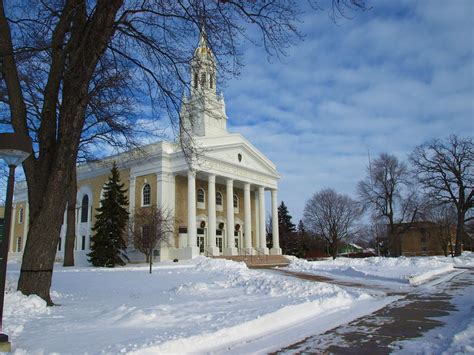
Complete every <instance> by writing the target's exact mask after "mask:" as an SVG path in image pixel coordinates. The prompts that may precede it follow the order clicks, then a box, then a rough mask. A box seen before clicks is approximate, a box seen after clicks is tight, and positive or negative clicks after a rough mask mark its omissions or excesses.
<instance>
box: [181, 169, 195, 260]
mask: <svg viewBox="0 0 474 355" xmlns="http://www.w3.org/2000/svg"><path fill="white" fill-rule="evenodd" d="M187 234H188V246H187V247H186V248H184V249H183V250H182V253H181V257H182V258H183V259H192V258H194V257H195V256H198V255H199V248H198V247H197V236H196V174H195V172H194V171H191V170H189V171H188V233H187Z"/></svg>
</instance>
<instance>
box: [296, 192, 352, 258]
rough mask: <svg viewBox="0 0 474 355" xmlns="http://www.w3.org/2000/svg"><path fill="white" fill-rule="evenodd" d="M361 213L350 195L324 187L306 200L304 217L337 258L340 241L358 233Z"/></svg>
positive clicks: (310, 228)
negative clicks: (357, 227) (358, 221)
mask: <svg viewBox="0 0 474 355" xmlns="http://www.w3.org/2000/svg"><path fill="white" fill-rule="evenodd" d="M360 214H361V210H360V208H359V206H358V204H357V202H356V201H354V200H353V199H351V198H350V197H349V196H347V195H341V194H338V193H337V192H336V191H334V190H332V189H324V190H322V191H320V192H318V193H316V194H314V195H313V197H311V198H310V199H309V200H308V202H306V205H305V208H304V212H303V219H304V223H305V225H306V226H308V228H309V230H311V231H312V232H313V233H315V234H317V235H320V236H321V237H323V238H324V240H325V241H326V243H327V244H328V246H329V247H330V249H331V253H332V257H333V259H335V258H336V256H337V251H338V247H339V245H340V243H341V242H342V241H347V240H349V239H350V238H351V237H352V236H354V235H355V234H356V221H357V219H358V218H359V217H360Z"/></svg>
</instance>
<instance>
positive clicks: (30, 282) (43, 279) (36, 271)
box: [18, 156, 71, 305]
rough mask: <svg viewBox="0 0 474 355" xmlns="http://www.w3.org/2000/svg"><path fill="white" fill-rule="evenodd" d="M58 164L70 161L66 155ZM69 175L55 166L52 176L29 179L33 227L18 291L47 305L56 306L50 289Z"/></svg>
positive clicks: (29, 233) (28, 238) (59, 159)
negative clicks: (37, 297) (39, 299)
mask: <svg viewBox="0 0 474 355" xmlns="http://www.w3.org/2000/svg"><path fill="white" fill-rule="evenodd" d="M58 161H60V162H61V164H60V166H62V167H64V166H65V165H66V161H67V159H66V158H65V157H64V156H63V157H62V158H58ZM58 165H59V164H58ZM70 175H71V174H70V172H69V173H68V172H67V171H66V170H65V169H60V168H59V167H58V166H57V165H56V166H54V167H53V169H52V170H51V174H47V175H46V174H45V175H44V176H41V177H39V178H38V179H37V180H33V179H31V178H30V179H29V180H28V187H29V189H28V201H29V203H30V228H29V231H28V237H27V239H26V245H25V250H24V253H23V260H22V264H21V272H20V278H19V280H18V290H19V291H21V292H23V293H24V294H25V295H31V294H36V295H38V296H39V297H41V298H42V299H44V300H45V301H46V302H47V303H48V305H53V302H52V300H51V297H50V295H49V289H50V287H51V281H52V274H53V267H54V259H55V256H56V250H57V245H58V239H59V235H60V231H61V225H62V221H63V218H64V209H65V207H66V196H65V195H64V194H62V193H61V191H62V190H63V188H64V186H67V184H68V183H69V181H70ZM29 176H30V177H31V175H29ZM45 182H46V183H45Z"/></svg>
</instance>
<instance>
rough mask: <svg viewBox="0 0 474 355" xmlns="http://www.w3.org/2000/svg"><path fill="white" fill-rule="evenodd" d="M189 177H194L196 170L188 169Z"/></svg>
mask: <svg viewBox="0 0 474 355" xmlns="http://www.w3.org/2000/svg"><path fill="white" fill-rule="evenodd" d="M190 177H193V178H196V171H194V170H188V178H190Z"/></svg>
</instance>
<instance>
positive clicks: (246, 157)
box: [198, 134, 280, 179]
mask: <svg viewBox="0 0 474 355" xmlns="http://www.w3.org/2000/svg"><path fill="white" fill-rule="evenodd" d="M199 143H203V144H201V145H200V147H201V149H202V155H201V156H202V159H203V160H204V161H216V162H220V163H225V164H228V165H230V166H233V167H234V168H239V167H240V168H241V169H242V170H246V171H253V172H256V173H261V174H264V175H269V176H272V177H274V178H276V179H278V178H279V177H280V176H279V174H278V172H277V170H276V166H275V164H273V163H272V162H271V161H270V160H269V159H268V158H267V157H265V156H264V155H263V154H262V153H261V152H260V151H259V150H257V148H255V147H254V146H253V145H252V144H251V143H250V142H248V141H247V140H246V139H245V138H243V137H242V136H241V135H238V134H235V135H229V136H228V137H226V139H223V138H222V137H216V138H212V139H211V138H206V139H205V140H202V141H201V142H198V144H199Z"/></svg>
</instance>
